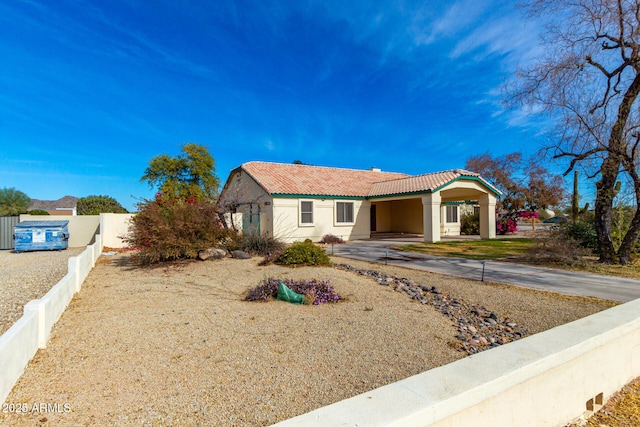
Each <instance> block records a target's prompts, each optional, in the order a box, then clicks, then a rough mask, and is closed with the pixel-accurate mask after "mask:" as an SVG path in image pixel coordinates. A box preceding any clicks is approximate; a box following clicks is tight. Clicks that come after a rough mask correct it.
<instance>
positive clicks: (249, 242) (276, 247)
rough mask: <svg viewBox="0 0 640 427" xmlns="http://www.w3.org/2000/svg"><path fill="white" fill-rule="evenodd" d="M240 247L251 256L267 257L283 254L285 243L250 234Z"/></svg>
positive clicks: (268, 237)
mask: <svg viewBox="0 0 640 427" xmlns="http://www.w3.org/2000/svg"><path fill="white" fill-rule="evenodd" d="M239 247H240V249H242V250H243V251H245V252H249V253H250V254H254V255H263V256H267V255H269V254H276V253H281V252H282V251H283V250H284V248H285V243H284V242H283V241H282V240H280V239H277V238H275V237H271V236H255V235H251V234H248V235H244V236H243V237H242V240H241V241H240V244H239Z"/></svg>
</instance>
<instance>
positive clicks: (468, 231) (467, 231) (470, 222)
mask: <svg viewBox="0 0 640 427" xmlns="http://www.w3.org/2000/svg"><path fill="white" fill-rule="evenodd" d="M460 234H463V235H465V236H471V235H475V234H480V214H479V213H472V212H469V213H466V214H464V215H462V218H460Z"/></svg>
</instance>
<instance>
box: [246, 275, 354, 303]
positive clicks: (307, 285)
mask: <svg viewBox="0 0 640 427" xmlns="http://www.w3.org/2000/svg"><path fill="white" fill-rule="evenodd" d="M280 280H281V279H275V278H269V279H265V280H263V281H262V282H260V284H259V285H258V286H256V287H255V288H252V289H249V290H248V291H247V293H246V295H245V297H244V299H245V301H269V300H272V299H274V298H276V296H277V295H278V286H279V284H280ZM282 283H284V284H285V285H287V286H288V287H289V288H290V289H291V290H292V291H294V292H295V293H298V294H303V295H304V296H305V298H304V303H305V304H310V305H311V304H312V305H319V304H326V303H331V302H338V301H340V300H341V299H342V298H341V297H340V295H338V293H337V292H336V291H335V289H333V287H332V286H331V285H330V284H329V283H330V281H329V280H315V279H314V280H302V281H294V280H293V279H284V280H282Z"/></svg>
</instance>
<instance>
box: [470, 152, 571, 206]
mask: <svg viewBox="0 0 640 427" xmlns="http://www.w3.org/2000/svg"><path fill="white" fill-rule="evenodd" d="M465 168H466V169H468V170H471V171H474V172H477V173H479V174H480V175H482V176H483V177H484V178H486V179H488V180H489V181H490V182H491V183H492V184H494V185H496V186H497V187H498V189H499V190H500V191H501V192H502V197H501V199H500V205H499V207H500V208H502V209H504V210H507V211H509V212H514V213H515V212H518V211H521V210H537V209H546V208H548V207H550V206H557V205H559V204H560V203H561V202H562V199H563V197H564V193H565V191H564V184H563V182H562V177H561V176H559V175H555V174H553V173H551V172H549V171H548V170H547V169H546V168H545V167H543V166H541V165H540V164H539V163H538V162H537V161H536V157H531V158H529V159H525V158H523V157H522V153H519V152H516V153H511V154H506V155H504V156H501V157H495V158H494V157H491V155H489V154H480V155H478V156H473V157H470V158H468V159H467V162H466V165H465Z"/></svg>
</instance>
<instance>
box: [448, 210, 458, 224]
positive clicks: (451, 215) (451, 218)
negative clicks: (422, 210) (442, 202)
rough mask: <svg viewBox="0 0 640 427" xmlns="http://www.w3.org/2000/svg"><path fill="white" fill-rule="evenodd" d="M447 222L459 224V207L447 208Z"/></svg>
mask: <svg viewBox="0 0 640 427" xmlns="http://www.w3.org/2000/svg"><path fill="white" fill-rule="evenodd" d="M447 222H448V223H451V222H458V207H457V206H447Z"/></svg>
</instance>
